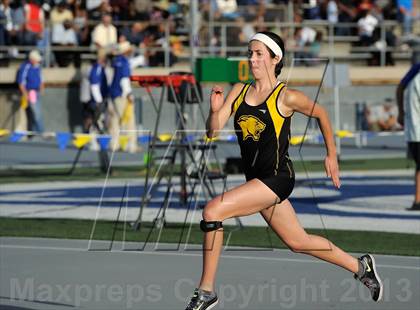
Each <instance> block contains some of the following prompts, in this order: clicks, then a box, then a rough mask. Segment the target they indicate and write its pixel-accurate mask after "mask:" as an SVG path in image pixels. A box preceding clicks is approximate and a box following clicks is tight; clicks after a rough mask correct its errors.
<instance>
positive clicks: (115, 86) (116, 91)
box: [108, 41, 137, 153]
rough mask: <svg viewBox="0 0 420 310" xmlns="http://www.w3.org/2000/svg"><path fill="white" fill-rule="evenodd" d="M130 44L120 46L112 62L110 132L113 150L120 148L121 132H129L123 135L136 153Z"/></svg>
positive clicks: (123, 43) (128, 145) (128, 147)
mask: <svg viewBox="0 0 420 310" xmlns="http://www.w3.org/2000/svg"><path fill="white" fill-rule="evenodd" d="M132 51H133V49H132V46H131V44H130V42H128V41H124V42H122V43H120V44H119V45H118V55H117V56H116V57H115V58H114V60H113V62H112V67H113V68H114V77H113V79H112V83H111V87H110V96H111V99H112V103H113V104H112V105H111V104H110V105H109V106H108V112H109V131H110V133H111V136H112V139H111V149H112V150H118V149H119V148H120V146H121V145H120V142H119V137H120V130H129V132H128V133H127V132H122V133H121V135H123V136H128V143H127V150H128V151H129V152H130V153H134V152H136V150H137V133H136V132H135V129H136V122H135V118H134V116H135V114H134V97H133V93H132V89H131V84H130V76H131V69H130V63H129V57H130V55H131V54H132Z"/></svg>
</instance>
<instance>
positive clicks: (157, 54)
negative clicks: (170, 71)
mask: <svg viewBox="0 0 420 310" xmlns="http://www.w3.org/2000/svg"><path fill="white" fill-rule="evenodd" d="M165 27H166V25H165V23H160V24H158V25H156V26H154V25H153V26H149V27H148V29H147V36H146V38H145V40H144V43H145V45H144V46H145V47H146V50H147V54H146V58H147V62H148V64H149V66H151V67H156V66H163V65H165V52H164V51H163V50H153V49H154V48H159V49H165V48H167V47H168V45H169V44H170V42H168V41H167V40H166V37H165ZM175 61H176V56H175V55H174V54H173V52H172V51H170V52H169V66H172V65H173V64H174V63H175Z"/></svg>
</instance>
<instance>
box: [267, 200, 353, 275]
mask: <svg viewBox="0 0 420 310" xmlns="http://www.w3.org/2000/svg"><path fill="white" fill-rule="evenodd" d="M260 213H261V215H262V216H263V217H264V219H265V220H266V222H267V223H268V225H270V227H271V228H272V229H273V231H274V232H275V233H276V234H277V235H278V236H279V237H280V238H281V239H282V240H283V241H284V243H285V244H286V245H287V246H288V247H289V248H290V249H291V250H292V251H294V252H299V253H305V254H309V255H312V256H315V257H317V258H320V259H322V260H325V261H327V262H330V263H333V264H335V265H338V266H340V267H343V268H345V269H347V270H349V271H351V272H353V273H356V272H357V271H358V268H359V267H358V260H357V259H356V258H354V257H353V256H351V255H349V254H347V253H346V252H344V251H343V250H341V249H340V248H338V247H337V246H335V245H334V244H333V243H332V242H330V241H329V240H327V239H325V238H323V237H320V236H316V235H310V234H307V233H306V232H305V230H304V229H303V227H302V226H301V224H300V222H299V220H298V218H297V216H296V213H295V210H294V209H293V207H292V205H291V204H290V202H289V200H287V199H286V200H284V201H282V202H281V203H280V204H277V205H274V206H271V207H269V208H267V209H264V210H262V211H261V212H260Z"/></svg>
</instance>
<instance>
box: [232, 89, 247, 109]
mask: <svg viewBox="0 0 420 310" xmlns="http://www.w3.org/2000/svg"><path fill="white" fill-rule="evenodd" d="M250 86H251V84H247V85H245V87H244V88H243V89H242V92H241V94H240V95H239V97H238V98H236V100H235V102H234V103H233V113H235V112H236V111H237V110H238V108H239V106H240V105H241V103H242V102H243V101H244V99H245V94H246V91H247V90H248V88H249V87H250Z"/></svg>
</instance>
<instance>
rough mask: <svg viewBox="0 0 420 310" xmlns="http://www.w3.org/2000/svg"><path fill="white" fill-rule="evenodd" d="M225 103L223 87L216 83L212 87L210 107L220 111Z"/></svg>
mask: <svg viewBox="0 0 420 310" xmlns="http://www.w3.org/2000/svg"><path fill="white" fill-rule="evenodd" d="M223 103H224V95H223V87H221V86H218V85H215V86H213V88H212V89H211V96H210V109H211V112H218V111H219V110H220V109H221V108H222V106H223Z"/></svg>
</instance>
